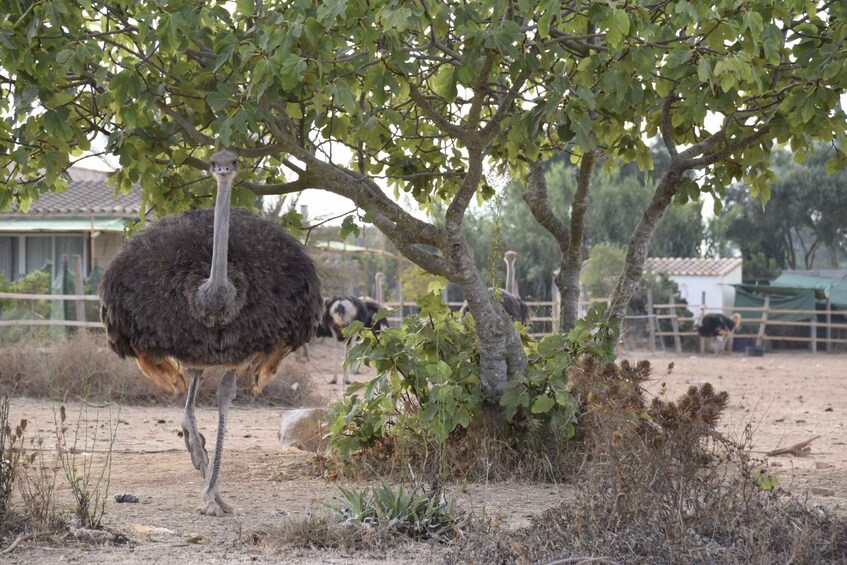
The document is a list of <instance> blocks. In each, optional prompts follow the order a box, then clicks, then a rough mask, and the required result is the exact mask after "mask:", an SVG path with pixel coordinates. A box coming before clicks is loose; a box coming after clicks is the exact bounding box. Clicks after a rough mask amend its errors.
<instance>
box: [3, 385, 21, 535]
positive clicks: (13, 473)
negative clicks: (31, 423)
mask: <svg viewBox="0 0 847 565" xmlns="http://www.w3.org/2000/svg"><path fill="white" fill-rule="evenodd" d="M26 425H27V423H26V420H24V421H22V422H21V424H20V425H18V426H16V427H15V429H14V430H13V429H12V427H11V426H10V425H9V397H8V396H6V395H2V394H0V518H3V519H4V521H5V516H6V514H7V512H8V511H9V502H10V499H11V498H12V492H13V491H14V487H15V482H16V481H17V478H18V474H19V472H20V468H21V447H22V446H23V433H24V430H25V429H26Z"/></svg>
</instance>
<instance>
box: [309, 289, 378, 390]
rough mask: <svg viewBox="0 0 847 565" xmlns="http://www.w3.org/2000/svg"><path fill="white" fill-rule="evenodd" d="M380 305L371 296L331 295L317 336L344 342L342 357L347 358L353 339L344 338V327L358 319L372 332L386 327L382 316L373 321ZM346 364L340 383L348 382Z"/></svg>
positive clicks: (334, 378)
mask: <svg viewBox="0 0 847 565" xmlns="http://www.w3.org/2000/svg"><path fill="white" fill-rule="evenodd" d="M379 308H380V305H379V303H378V302H377V301H376V300H374V299H373V298H368V297H367V296H359V297H355V296H333V297H332V298H330V299H328V300H327V301H326V308H325V309H324V314H323V318H322V319H321V322H320V324H319V325H318V328H317V332H316V333H315V335H316V336H317V337H334V338H335V339H336V340H338V341H343V342H344V358H345V359H347V353H348V352H349V351H350V346H351V344H352V341H353V336H350V338H349V339H348V338H345V337H344V335H343V334H342V331H343V330H344V328H346V327H347V326H349V325H350V324H352V323H353V322H356V321H359V322H362V324H364V326H365V327H366V328H371V329H373V331H374V333H379V331H380V330H381V329H382V328H385V327H388V321H387V320H385V318H383V319H382V320H378V321H376V322H374V316H376V313H377V312H379ZM358 368H359V365H358V362H357V363H355V364H354V366H353V373H354V374H355V373H357V372H358ZM335 382H336V377H335V376H333V378H332V380H331V381H330V384H335ZM348 383H349V380H348V378H347V365H346V363H345V365H344V376H343V377H342V384H348Z"/></svg>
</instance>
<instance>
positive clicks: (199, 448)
mask: <svg viewBox="0 0 847 565" xmlns="http://www.w3.org/2000/svg"><path fill="white" fill-rule="evenodd" d="M182 438H183V439H184V440H185V448H186V449H187V450H188V453H189V454H191V462H192V463H193V464H194V468H195V469H197V470H198V471H200V476H201V477H203V478H204V479H205V478H206V469H207V468H208V467H209V454H208V453H206V437H205V436H204V435H203V434H201V433H197V430H194V433H193V434H192V433H191V431H190V430H189V429H188V428H186V427H185V426H183V427H182Z"/></svg>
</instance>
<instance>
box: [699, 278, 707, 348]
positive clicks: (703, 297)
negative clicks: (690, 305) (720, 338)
mask: <svg viewBox="0 0 847 565" xmlns="http://www.w3.org/2000/svg"><path fill="white" fill-rule="evenodd" d="M705 315H706V291H705V290H704V291H703V292H702V293H701V295H700V323H702V322H703V316H705ZM704 353H706V340H705V338H703V336H700V355H703V354H704Z"/></svg>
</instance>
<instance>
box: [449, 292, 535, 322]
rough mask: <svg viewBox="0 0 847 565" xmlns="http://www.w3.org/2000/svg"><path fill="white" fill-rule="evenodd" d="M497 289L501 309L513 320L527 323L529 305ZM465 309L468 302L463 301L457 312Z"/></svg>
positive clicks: (463, 311) (509, 293) (460, 312)
mask: <svg viewBox="0 0 847 565" xmlns="http://www.w3.org/2000/svg"><path fill="white" fill-rule="evenodd" d="M488 290H490V291H491V293H492V294H493V293H494V289H493V288H489V289H488ZM498 291H499V293H500V304H501V305H502V306H503V310H505V311H506V314H508V315H509V317H510V318H511V319H512V320H513V321H515V322H520V323H522V324H523V325H527V324H528V323H529V306H527V305H526V302H524V301H523V300H521V299H520V298H518V297H517V296H515V295H514V294H512V293H511V292H507V291H506V290H504V289H502V288H501V289H498ZM467 311H468V303H467V302H465V303H464V304H462V307H461V308H460V309H459V314H460V315H464V314H465V312H467Z"/></svg>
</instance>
